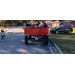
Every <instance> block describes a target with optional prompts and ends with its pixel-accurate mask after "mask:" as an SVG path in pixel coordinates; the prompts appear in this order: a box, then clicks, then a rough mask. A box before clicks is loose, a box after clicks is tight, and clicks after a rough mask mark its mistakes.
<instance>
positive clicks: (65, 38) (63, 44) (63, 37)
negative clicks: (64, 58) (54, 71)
mask: <svg viewBox="0 0 75 75" xmlns="http://www.w3.org/2000/svg"><path fill="white" fill-rule="evenodd" d="M50 39H52V40H54V42H55V43H56V44H57V45H58V46H59V48H60V49H61V50H62V52H63V53H64V54H75V28H74V29H73V32H72V33H71V34H52V35H50Z"/></svg>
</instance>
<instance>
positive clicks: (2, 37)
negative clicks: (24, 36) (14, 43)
mask: <svg viewBox="0 0 75 75" xmlns="http://www.w3.org/2000/svg"><path fill="white" fill-rule="evenodd" d="M1 40H2V41H5V32H4V30H1Z"/></svg>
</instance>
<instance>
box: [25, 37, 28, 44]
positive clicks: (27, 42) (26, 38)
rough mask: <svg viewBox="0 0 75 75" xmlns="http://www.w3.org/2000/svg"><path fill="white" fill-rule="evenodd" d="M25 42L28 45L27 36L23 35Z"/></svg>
mask: <svg viewBox="0 0 75 75" xmlns="http://www.w3.org/2000/svg"><path fill="white" fill-rule="evenodd" d="M25 44H26V45H28V36H25Z"/></svg>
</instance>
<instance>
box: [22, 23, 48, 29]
mask: <svg viewBox="0 0 75 75" xmlns="http://www.w3.org/2000/svg"><path fill="white" fill-rule="evenodd" d="M25 27H37V28H38V27H47V24H46V23H36V24H35V25H33V24H28V23H27V24H24V27H23V28H25Z"/></svg>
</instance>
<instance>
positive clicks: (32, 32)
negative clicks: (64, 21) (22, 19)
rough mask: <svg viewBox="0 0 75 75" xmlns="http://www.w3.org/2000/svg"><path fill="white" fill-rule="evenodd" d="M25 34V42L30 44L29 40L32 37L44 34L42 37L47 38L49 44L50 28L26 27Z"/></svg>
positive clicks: (46, 41)
mask: <svg viewBox="0 0 75 75" xmlns="http://www.w3.org/2000/svg"><path fill="white" fill-rule="evenodd" d="M24 34H25V44H26V45H27V44H28V40H29V39H32V37H33V36H35V39H36V38H39V36H42V38H43V39H44V40H45V43H46V44H47V45H48V34H49V28H48V27H43V28H31V27H30V28H28V27H27V28H24Z"/></svg>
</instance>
